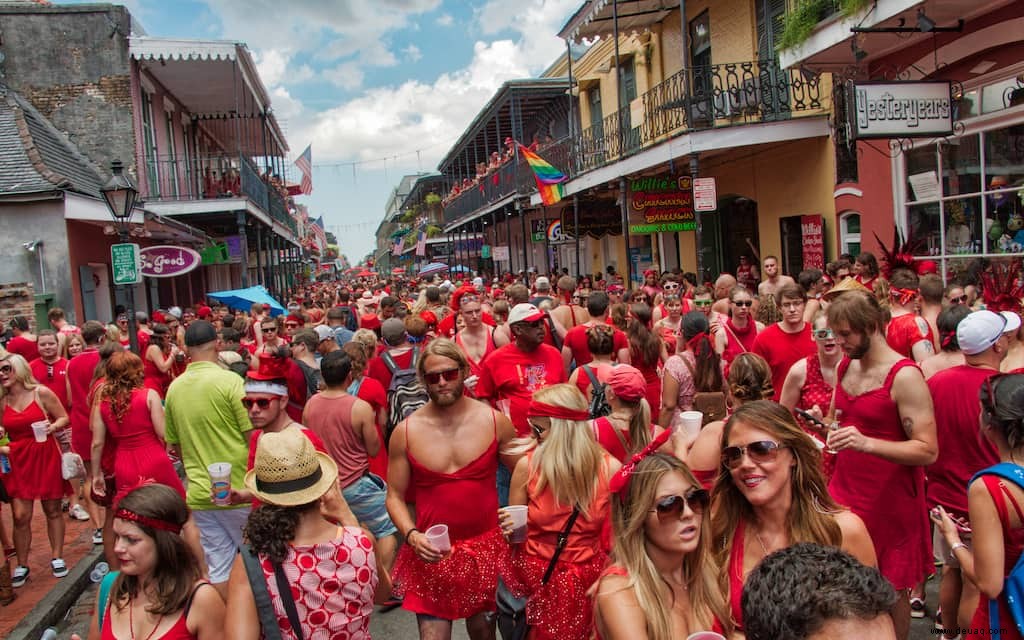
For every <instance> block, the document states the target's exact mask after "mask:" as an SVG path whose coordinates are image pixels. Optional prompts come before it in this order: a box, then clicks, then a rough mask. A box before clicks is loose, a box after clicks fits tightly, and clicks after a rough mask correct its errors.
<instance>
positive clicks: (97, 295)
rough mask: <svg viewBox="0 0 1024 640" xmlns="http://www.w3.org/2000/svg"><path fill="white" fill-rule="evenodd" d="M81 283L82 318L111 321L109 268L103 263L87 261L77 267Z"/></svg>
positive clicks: (111, 306)
mask: <svg viewBox="0 0 1024 640" xmlns="http://www.w3.org/2000/svg"><path fill="white" fill-rule="evenodd" d="M78 278H79V282H80V284H81V285H82V311H83V312H84V313H85V318H83V321H84V320H99V321H100V322H103V323H109V322H112V321H113V319H114V318H113V315H112V313H111V312H112V310H113V305H111V303H110V270H109V267H107V265H105V264H99V263H89V264H87V265H82V266H80V267H79V268H78Z"/></svg>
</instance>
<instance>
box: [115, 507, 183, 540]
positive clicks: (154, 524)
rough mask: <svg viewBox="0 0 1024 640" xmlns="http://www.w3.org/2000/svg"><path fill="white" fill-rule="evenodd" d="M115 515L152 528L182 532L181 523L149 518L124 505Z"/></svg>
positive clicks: (175, 532) (176, 532)
mask: <svg viewBox="0 0 1024 640" xmlns="http://www.w3.org/2000/svg"><path fill="white" fill-rule="evenodd" d="M114 517H115V518H120V519H121V520H127V521H129V522H135V523H137V524H141V525H142V526H145V527H149V528H151V529H160V530H161V531H170V532H171V533H174V534H180V533H181V525H180V524H175V523H173V522H168V521H167V520H159V519H157V518H149V517H147V516H140V515H139V514H137V513H135V512H134V511H129V510H127V509H125V508H124V507H121V508H119V509H118V510H117V512H116V513H114Z"/></svg>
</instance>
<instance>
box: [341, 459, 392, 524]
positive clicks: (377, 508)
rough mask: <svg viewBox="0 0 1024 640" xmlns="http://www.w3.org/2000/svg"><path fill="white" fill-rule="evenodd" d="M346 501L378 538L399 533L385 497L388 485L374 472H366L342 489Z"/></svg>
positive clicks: (361, 521)
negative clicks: (392, 520) (389, 513)
mask: <svg viewBox="0 0 1024 640" xmlns="http://www.w3.org/2000/svg"><path fill="white" fill-rule="evenodd" d="M341 494H342V495H343V496H345V501H346V502H348V506H349V508H350V509H352V513H354V514H355V516H356V519H357V520H359V522H360V523H362V524H363V525H364V526H366V527H367V528H368V529H369V530H370V533H372V534H373V535H374V537H376V538H377V539H378V540H380V539H381V538H386V537H387V536H390V535H393V534H395V533H398V529H397V528H395V524H394V523H393V522H391V516H389V515H388V509H387V506H386V505H385V504H384V499H385V498H386V497H387V495H388V485H387V484H386V483H385V482H384V480H383V479H382V478H381V477H380V476H378V475H376V474H373V473H364V474H363V475H361V476H360V477H359V479H358V480H356V481H355V482H353V483H351V484H349V485H348V486H347V487H345V488H344V489H342V490H341Z"/></svg>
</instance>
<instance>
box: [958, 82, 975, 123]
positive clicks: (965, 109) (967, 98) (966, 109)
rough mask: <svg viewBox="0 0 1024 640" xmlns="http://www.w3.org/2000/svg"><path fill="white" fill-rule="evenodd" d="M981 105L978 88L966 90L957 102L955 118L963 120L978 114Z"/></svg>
mask: <svg viewBox="0 0 1024 640" xmlns="http://www.w3.org/2000/svg"><path fill="white" fill-rule="evenodd" d="M980 109H981V105H980V104H978V90H977V89H974V90H973V91H968V92H966V93H965V94H964V95H963V96H962V97H961V98H960V100H958V101H957V103H956V112H955V115H954V116H953V119H954V120H963V119H964V118H971V117H973V116H976V115H978V113H979V110H980Z"/></svg>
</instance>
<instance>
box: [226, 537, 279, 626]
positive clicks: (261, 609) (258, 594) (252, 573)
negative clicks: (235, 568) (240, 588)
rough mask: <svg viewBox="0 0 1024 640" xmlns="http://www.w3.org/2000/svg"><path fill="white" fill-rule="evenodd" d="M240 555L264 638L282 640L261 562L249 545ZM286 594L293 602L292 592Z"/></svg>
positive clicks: (240, 551)
mask: <svg viewBox="0 0 1024 640" xmlns="http://www.w3.org/2000/svg"><path fill="white" fill-rule="evenodd" d="M239 553H241V555H242V563H243V564H244V565H245V574H246V576H247V577H248V578H249V587H250V588H251V589H252V597H253V600H255V602H256V612H257V613H258V614H259V617H260V626H262V627H263V638H264V640H281V627H280V626H278V624H277V616H275V615H274V605H273V604H272V603H271V602H270V591H269V590H268V589H267V580H266V578H264V577H263V568H262V567H261V566H260V561H259V559H258V558H257V557H256V553H255V552H254V551H253V550H252V547H251V546H249V544H248V543H242V546H241V547H240V548H239ZM285 593H287V594H288V599H289V600H291V593H292V590H291V589H288V590H287V591H286V592H285ZM283 598H284V595H283V594H282V599H283Z"/></svg>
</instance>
